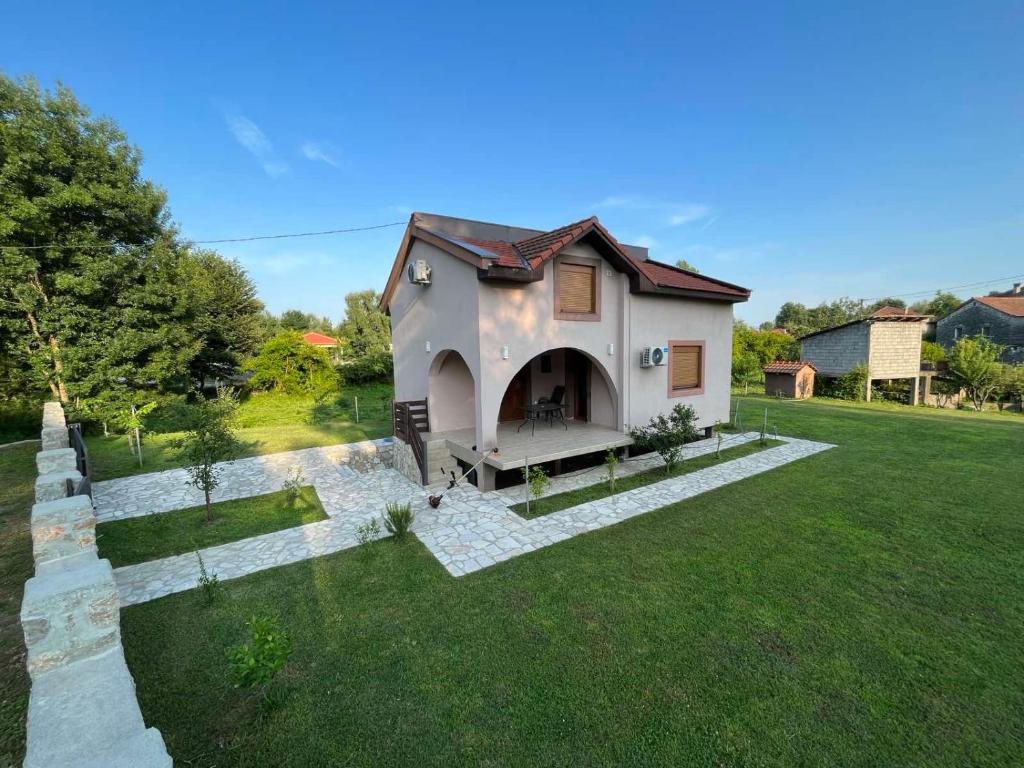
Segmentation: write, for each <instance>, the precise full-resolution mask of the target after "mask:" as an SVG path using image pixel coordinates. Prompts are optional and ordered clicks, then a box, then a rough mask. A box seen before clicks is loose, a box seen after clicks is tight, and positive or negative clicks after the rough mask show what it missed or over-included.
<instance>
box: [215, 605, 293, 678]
mask: <svg viewBox="0 0 1024 768" xmlns="http://www.w3.org/2000/svg"><path fill="white" fill-rule="evenodd" d="M245 626H247V627H248V628H249V632H250V640H249V642H248V643H243V644H241V645H238V646H235V647H234V648H230V649H228V652H227V656H228V662H229V663H230V665H231V672H232V674H233V675H234V677H235V682H236V683H237V684H238V685H239V686H241V687H243V688H255V687H257V686H261V687H262V686H266V685H267V684H268V683H270V681H272V680H273V679H274V677H275V676H276V675H277V673H278V672H279V671H280V670H281V667H283V666H284V665H285V662H287V661H288V657H289V656H291V654H292V640H291V637H289V636H288V633H287V632H285V631H283V630H282V629H281V627H280V625H279V623H278V620H277V619H276V618H274V617H273V616H253V617H251V618H250V619H249V620H248V621H247V622H246V623H245Z"/></svg>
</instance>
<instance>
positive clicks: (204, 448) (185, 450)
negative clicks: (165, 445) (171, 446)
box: [176, 393, 241, 522]
mask: <svg viewBox="0 0 1024 768" xmlns="http://www.w3.org/2000/svg"><path fill="white" fill-rule="evenodd" d="M234 414H235V402H234V400H233V399H232V398H231V397H230V396H227V395H226V394H224V393H220V395H219V396H218V397H217V398H216V399H214V400H200V401H199V402H198V403H196V404H195V405H194V406H192V408H191V413H190V428H189V430H188V432H186V434H185V437H183V438H182V439H181V440H179V441H177V443H176V445H177V447H178V448H179V449H180V450H181V455H182V458H183V459H184V460H185V469H186V471H187V472H188V475H189V478H191V482H192V485H194V486H195V487H196V488H198V489H199V490H201V491H202V492H203V496H204V498H205V499H206V522H210V521H211V520H213V510H212V508H211V506H210V493H211V492H212V491H213V490H214V489H215V488H216V487H217V486H218V485H220V473H221V466H220V463H221V462H226V461H232V460H233V459H235V458H236V457H237V455H238V451H239V449H240V447H241V445H240V443H239V441H238V438H237V437H236V436H235V433H234V430H233V429H232V426H231V421H232V419H233V417H234Z"/></svg>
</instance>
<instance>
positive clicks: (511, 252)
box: [381, 213, 750, 488]
mask: <svg viewBox="0 0 1024 768" xmlns="http://www.w3.org/2000/svg"><path fill="white" fill-rule="evenodd" d="M749 296H750V291H748V290H747V289H746V288H741V287H739V286H736V285H732V284H730V283H726V282H723V281H721V280H716V279H714V278H710V277H706V276H704V275H698V274H695V273H693V272H688V271H686V270H682V269H679V268H676V267H672V266H669V265H667V264H661V263H659V262H656V261H653V260H651V259H649V258H648V254H647V249H646V248H641V247H637V246H629V245H622V244H620V243H619V242H617V241H616V240H615V238H614V237H612V235H611V234H609V232H608V231H607V230H606V229H605V228H604V227H603V226H602V225H601V223H600V222H599V221H598V220H597V218H596V217H593V218H589V219H584V220H582V221H579V222H576V223H574V224H569V225H567V226H565V227H560V228H558V229H555V230H552V231H548V232H545V231H541V230H534V229H523V228H519V227H510V226H503V225H498V224H487V223H484V222H478V221H470V220H467V219H457V218H449V217H446V216H437V215H432V214H423V213H414V214H413V215H412V216H411V218H410V221H409V225H408V227H407V228H406V231H405V236H404V238H403V239H402V244H401V246H400V247H399V249H398V254H397V256H396V258H395V263H394V266H393V268H392V270H391V275H390V277H389V279H388V283H387V286H386V287H385V289H384V293H383V295H382V298H381V306H382V308H383V309H384V310H385V311H387V313H388V314H389V315H390V316H391V329H392V340H393V344H394V361H395V399H396V435H397V436H398V437H399V438H400V439H401V440H402V442H408V443H409V444H410V447H411V449H412V452H413V454H414V455H415V458H416V460H417V464H418V466H419V469H420V470H421V472H422V475H423V479H424V480H427V479H429V480H430V481H435V480H438V479H440V474H441V472H442V471H444V472H450V470H451V469H452V466H451V465H452V464H453V461H452V458H453V457H454V459H456V460H458V462H460V463H461V464H462V465H463V468H466V466H469V465H473V464H475V463H477V461H481V460H482V461H483V465H482V466H481V467H480V469H479V472H478V474H477V480H478V485H480V486H481V487H483V488H492V487H494V484H495V482H496V479H497V474H498V472H500V471H502V470H513V469H517V468H521V467H522V466H523V464H524V462H525V461H526V460H527V459H529V461H530V462H531V463H537V462H542V461H559V462H560V461H561V460H562V459H567V458H570V457H573V456H578V455H582V454H591V453H597V452H599V451H600V452H602V453H603V452H604V451H607V450H608V449H610V448H616V447H621V446H623V445H628V444H629V443H630V442H631V441H630V439H629V436H628V434H626V433H627V431H628V428H629V427H630V425H640V424H646V423H647V421H648V420H649V419H650V418H651V417H652V416H655V415H657V414H661V413H667V412H668V411H670V410H671V409H672V407H673V406H674V405H675V404H677V403H682V404H684V405H692V406H693V408H694V410H695V411H696V413H697V423H698V426H700V427H702V428H710V427H712V426H713V425H714V424H715V422H716V421H723V422H725V421H728V420H729V391H730V390H729V387H730V367H731V354H732V324H733V304H735V303H736V302H740V301H746V300H747V299H748V298H749ZM542 399H548V400H555V401H557V402H556V404H555V405H554V406H552V407H550V409H549V410H546V411H545V410H541V411H540V412H539V413H538V411H537V410H536V409H532V408H531V406H533V405H534V404H536V403H537V402H538V401H540V400H542ZM424 401H425V404H424ZM403 404H408V405H403ZM558 406H560V407H558ZM528 416H534V417H537V418H534V419H533V420H530V419H528V418H527V417H528ZM563 417H564V422H565V423H564V426H563V423H562V420H563ZM520 426H522V428H521V429H517V427H520ZM424 432H425V433H426V434H422V433H424ZM421 443H422V444H421ZM402 450H403V447H402V444H401V443H400V444H398V445H397V450H396V453H399V452H401V451H402ZM495 451H496V452H495ZM399 463H400V461H399ZM557 468H558V467H557V466H556V470H557ZM408 474H412V472H408Z"/></svg>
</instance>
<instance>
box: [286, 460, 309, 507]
mask: <svg viewBox="0 0 1024 768" xmlns="http://www.w3.org/2000/svg"><path fill="white" fill-rule="evenodd" d="M305 483H306V478H305V477H303V475H302V467H290V468H289V469H288V476H287V477H286V478H285V481H284V483H283V484H282V486H281V490H282V491H284V493H285V498H286V499H287V500H288V506H290V507H293V506H295V502H296V501H298V500H299V492H300V491H301V490H302V486H303V485H305Z"/></svg>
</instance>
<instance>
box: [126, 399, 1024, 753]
mask: <svg viewBox="0 0 1024 768" xmlns="http://www.w3.org/2000/svg"><path fill="white" fill-rule="evenodd" d="M765 406H767V407H768V408H769V419H770V421H771V422H772V423H774V424H776V425H777V426H778V429H779V431H780V433H781V434H785V435H794V436H798V437H806V438H810V439H816V440H824V441H828V442H832V443H835V444H837V446H838V447H837V448H835V449H833V450H830V451H827V452H825V453H823V454H819V455H816V456H813V457H810V458H807V459H805V460H801V461H799V462H795V463H793V464H790V465H787V466H784V467H781V468H779V469H776V470H773V471H772V472H769V473H766V474H763V475H759V476H757V477H753V478H750V479H749V480H746V481H743V482H741V483H737V484H734V485H731V486H727V487H724V488H721V489H718V490H716V491H713V492H711V493H707V494H704V495H702V496H698V497H696V498H693V499H689V500H687V501H685V502H683V503H680V504H677V505H673V506H670V507H667V508H664V509H662V510H659V511H657V512H654V513H651V514H648V515H644V516H641V517H639V518H635V519H633V520H630V521H627V522H625V523H623V524H620V525H617V526H614V527H611V528H607V529H603V530H600V531H595V532H593V533H590V534H587V535H585V536H581V537H577V538H574V539H571V540H568V541H565V542H562V543H559V544H557V545H555V546H551V547H547V548H545V549H543V550H540V551H537V552H533V553H531V554H529V555H526V556H523V557H519V558H515V559H513V560H511V561H508V562H505V563H502V564H500V565H498V566H495V567H492V568H489V569H486V570H484V571H480V572H478V573H475V574H472V575H470V576H467V577H464V578H460V579H454V578H452V577H451V576H449V575H448V574H447V572H446V571H445V570H444V569H443V568H442V567H441V566H440V565H439V564H438V563H437V562H436V561H435V560H434V558H433V557H432V556H430V554H429V553H428V552H427V551H426V550H425V549H424V548H423V547H422V546H421V545H420V544H419V543H418V541H417V540H416V539H415V538H410V539H407V540H406V541H405V542H403V543H400V544H399V543H395V542H393V541H389V540H384V541H380V542H376V543H374V544H370V545H367V546H365V547H360V548H358V549H356V550H352V551H348V552H344V553H339V554H337V555H334V556H330V557H324V558H320V559H316V560H312V561H308V562H304V563H299V564H295V565H290V566H285V567H282V568H278V569H274V570H270V571H264V572H261V573H258V574H254V575H252V576H250V577H246V578H244V579H240V580H237V581H231V582H226V583H225V590H224V591H225V596H224V600H223V601H222V602H220V603H219V604H217V605H214V606H213V607H204V605H203V603H202V601H201V599H200V598H199V596H198V595H197V594H196V593H195V592H194V591H193V592H188V593H183V594H179V595H174V596H170V597H167V598H164V599H161V600H158V601H155V602H152V603H148V604H144V605H139V606H134V607H132V608H128V609H127V610H125V611H123V612H122V628H123V634H124V641H125V645H126V648H127V653H128V657H129V663H130V666H131V669H132V672H133V674H134V676H135V680H136V683H137V685H138V693H139V696H140V700H141V703H142V708H143V711H144V713H145V716H146V719H147V723H148V724H150V725H153V726H156V727H157V728H159V729H160V730H161V732H162V733H163V735H164V738H165V739H166V741H167V744H168V747H169V749H170V751H171V754H172V755H173V756H174V757H175V759H176V761H178V762H180V763H181V764H193V765H216V766H241V765H246V766H250V765H251V766H257V765H274V766H328V765H374V766H379V765H445V766H449V765H467V766H469V765H473V766H476V765H487V766H496V765H549V766H555V765H588V766H590V765H598V766H655V765H657V766H661V765H701V766H704V765H849V766H878V765H900V766H929V767H931V766H962V765H981V766H1005V765H1010V764H1014V763H1019V759H1020V755H1021V754H1024V731H1022V729H1021V725H1020V724H1021V722H1024V678H1022V676H1021V672H1020V670H1021V669H1022V668H1024V643H1022V642H1021V637H1022V634H1024V579H1022V578H1021V574H1022V573H1024V515H1022V512H1021V503H1020V499H1021V487H1020V480H1019V478H1020V476H1021V472H1022V470H1024V423H1022V422H1021V421H1019V420H1014V419H1006V418H1002V417H999V416H994V417H992V416H987V415H982V416H977V415H972V414H959V413H944V412H937V411H930V410H925V409H909V408H903V409H898V410H893V411H890V410H887V409H878V408H871V407H866V408H861V407H847V406H841V405H832V404H822V403H816V402H807V403H792V402H778V401H775V400H769V399H763V398H751V399H747V400H744V404H743V410H744V411H746V410H747V409H749V412H750V413H751V418H752V417H753V414H755V413H756V414H760V412H761V409H763V407H765ZM258 611H269V612H272V613H276V614H278V615H279V616H280V618H281V621H282V624H283V626H284V627H285V628H286V629H287V630H288V631H289V632H290V633H291V634H292V636H293V639H294V644H295V653H294V655H293V657H292V659H291V660H290V662H289V664H288V665H287V667H286V668H285V670H284V671H283V672H282V674H281V676H280V677H279V679H278V680H277V681H276V682H275V685H276V686H278V687H279V688H280V698H281V699H282V700H283V703H282V704H281V705H280V706H279V707H278V708H277V709H275V710H273V711H271V712H270V713H268V714H265V715H260V713H259V709H258V707H257V706H256V703H255V700H254V698H253V697H252V696H251V695H249V694H246V693H245V692H243V691H241V690H239V689H236V688H234V687H233V686H232V685H231V683H230V678H229V677H228V673H227V669H226V665H225V659H224V651H225V648H226V647H228V646H230V645H232V644H235V643H238V642H240V641H241V640H243V639H244V628H243V623H244V621H245V619H246V618H247V617H248V616H249V615H250V614H252V613H254V612H258Z"/></svg>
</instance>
